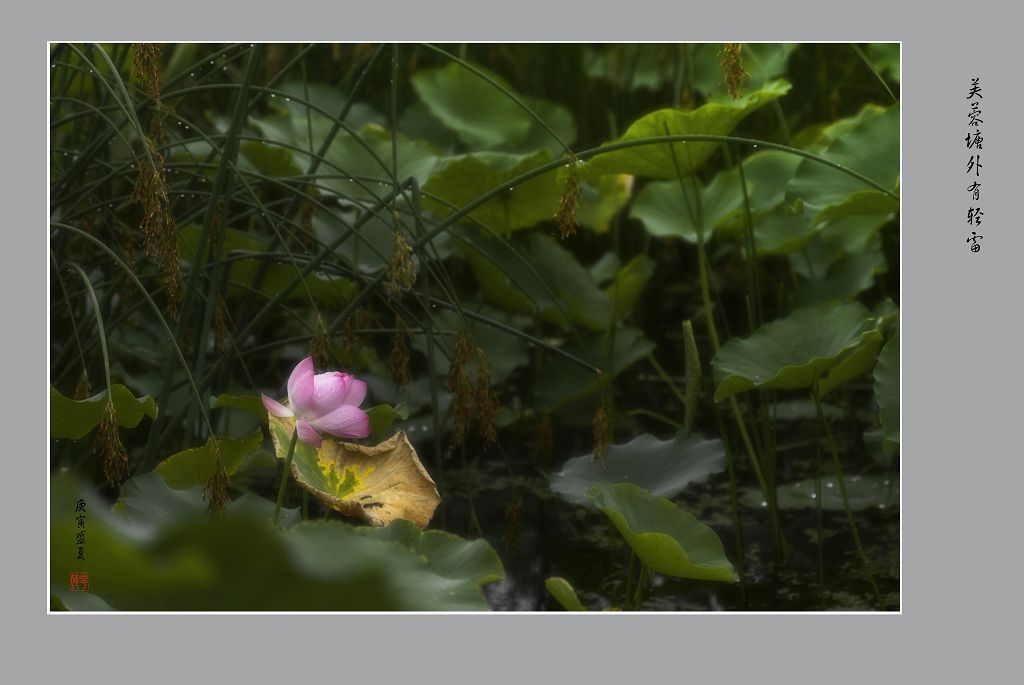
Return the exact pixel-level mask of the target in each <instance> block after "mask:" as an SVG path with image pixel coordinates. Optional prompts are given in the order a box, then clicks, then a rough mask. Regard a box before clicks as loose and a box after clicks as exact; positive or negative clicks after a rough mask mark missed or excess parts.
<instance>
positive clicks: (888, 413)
mask: <svg viewBox="0 0 1024 685" xmlns="http://www.w3.org/2000/svg"><path fill="white" fill-rule="evenodd" d="M875 401H876V402H877V403H878V415H879V418H880V419H881V421H882V430H883V431H884V433H885V437H886V438H887V439H889V440H892V441H893V442H899V441H900V333H899V331H896V333H894V334H893V336H892V338H890V339H889V342H887V343H885V347H883V348H882V353H881V354H880V355H878V366H876V367H875Z"/></svg>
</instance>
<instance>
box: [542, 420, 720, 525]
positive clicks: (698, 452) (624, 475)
mask: <svg viewBox="0 0 1024 685" xmlns="http://www.w3.org/2000/svg"><path fill="white" fill-rule="evenodd" d="M724 468H725V450H724V449H723V448H722V442H721V441H720V440H705V439H704V438H702V437H701V436H699V435H686V434H684V433H680V434H679V435H677V436H675V437H674V438H672V439H671V440H659V439H657V438H656V437H654V436H653V435H641V436H639V437H637V438H634V439H633V440H631V441H630V442H627V443H626V444H624V445H609V447H608V450H607V453H606V454H605V457H604V465H603V466H602V465H601V463H599V462H597V461H595V460H594V458H593V455H590V454H585V455H583V456H582V457H575V458H573V459H570V460H569V461H567V462H565V465H564V466H563V467H562V470H561V471H559V472H557V473H553V474H551V489H552V490H553V491H555V492H557V493H558V494H560V495H561V496H562V497H564V498H565V499H567V500H569V501H570V502H573V503H574V504H582V505H583V506H586V507H590V508H593V506H594V505H593V503H592V501H591V500H590V499H588V498H587V491H588V490H589V489H590V487H591V486H592V485H594V484H595V483H600V482H606V483H633V484H634V485H639V486H640V487H642V488H643V489H644V490H647V491H648V492H649V493H651V494H652V495H655V496H657V497H674V496H675V495H678V494H679V493H680V492H682V491H683V489H684V488H685V487H686V486H687V485H689V484H690V483H695V482H699V481H702V480H704V479H705V478H707V477H708V476H710V475H711V474H713V473H718V472H719V471H721V470H722V469H724Z"/></svg>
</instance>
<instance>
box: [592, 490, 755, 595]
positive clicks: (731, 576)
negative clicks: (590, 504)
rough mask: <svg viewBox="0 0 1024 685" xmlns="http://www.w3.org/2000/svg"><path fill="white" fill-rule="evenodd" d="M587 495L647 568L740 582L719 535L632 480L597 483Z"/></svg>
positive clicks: (670, 574)
mask: <svg viewBox="0 0 1024 685" xmlns="http://www.w3.org/2000/svg"><path fill="white" fill-rule="evenodd" d="M587 496H588V497H590V498H591V499H592V500H593V501H594V504H595V505H596V506H597V508H598V509H600V510H601V511H602V512H603V513H604V514H605V516H607V517H608V518H609V519H610V520H611V522H612V523H613V524H614V525H615V527H616V528H618V530H619V532H620V533H621V534H622V537H624V538H625V539H626V542H627V543H628V544H629V546H630V547H632V548H633V552H634V553H636V555H637V557H639V558H640V561H642V562H643V563H644V565H646V566H647V567H648V568H650V569H651V570H652V571H655V572H657V573H664V574H665V575H669V576H675V577H677V578H692V579H694V580H717V581H723V582H726V583H735V582H737V581H738V580H739V578H738V577H737V576H736V572H735V571H734V570H733V567H732V563H731V562H730V561H729V560H728V559H727V558H726V556H725V548H724V547H723V546H722V541H721V540H720V539H719V538H718V534H717V533H715V531H713V530H711V529H710V528H708V527H707V526H705V525H704V524H703V523H701V522H700V521H698V520H697V519H696V517H694V516H693V514H689V513H687V512H685V511H682V510H680V509H679V507H677V506H676V505H675V504H673V503H672V502H671V501H669V500H667V499H665V498H663V497H655V496H653V495H651V494H649V493H647V492H645V491H644V490H643V489H642V488H640V487H638V486H636V485H633V484H632V483H620V484H618V485H612V484H610V483H596V484H595V485H593V486H592V487H591V488H590V491H589V492H588V494H587Z"/></svg>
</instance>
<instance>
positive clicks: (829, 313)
mask: <svg viewBox="0 0 1024 685" xmlns="http://www.w3.org/2000/svg"><path fill="white" fill-rule="evenodd" d="M876 336H877V330H876V329H875V327H874V318H873V317H872V316H871V313H870V312H869V311H868V310H867V308H865V307H864V305H862V304H860V303H857V302H851V303H847V304H840V305H818V306H814V307H805V308H803V309H798V310H796V311H795V312H793V313H792V314H790V315H789V316H787V317H786V318H784V319H780V320H777V321H773V322H771V323H768V324H765V325H764V326H761V327H760V328H758V329H757V330H756V331H754V333H753V335H751V336H750V337H749V338H733V339H732V340H730V341H729V342H727V343H726V344H725V345H723V346H722V348H721V349H720V350H719V351H718V353H717V354H716V355H715V358H714V359H713V360H712V362H711V363H712V365H713V366H714V367H715V384H716V390H715V402H721V401H722V400H724V399H726V398H728V397H731V396H732V395H735V394H736V393H740V392H744V391H746V390H752V389H754V388H764V389H771V388H777V389H797V388H810V387H811V386H812V385H813V384H814V383H815V382H817V381H818V380H820V379H821V378H822V376H823V375H824V374H825V373H826V372H827V371H828V370H829V369H831V368H832V367H834V366H836V365H837V364H838V363H839V362H840V361H841V360H842V359H843V358H844V357H845V356H846V355H847V354H849V353H851V352H853V351H854V350H856V349H857V348H858V347H860V346H861V345H864V344H867V343H869V342H870V341H872V340H875V339H876Z"/></svg>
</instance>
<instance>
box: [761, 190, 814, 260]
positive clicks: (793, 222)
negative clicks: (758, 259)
mask: <svg viewBox="0 0 1024 685" xmlns="http://www.w3.org/2000/svg"><path fill="white" fill-rule="evenodd" d="M812 218H813V212H812V211H811V210H809V209H808V208H807V207H806V206H805V205H804V204H803V203H802V202H800V201H799V200H797V201H796V202H794V203H793V204H791V205H790V204H786V203H780V204H779V205H778V206H777V207H775V208H774V209H773V210H771V211H770V212H767V213H765V214H764V215H763V216H761V217H758V218H757V220H756V221H755V224H754V244H755V246H756V249H757V254H758V256H765V255H786V254H792V253H794V252H797V251H798V250H802V249H803V248H804V247H806V246H807V245H808V244H810V243H811V241H813V240H814V238H815V236H816V235H817V234H818V228H816V227H815V226H814V225H813V224H812V223H811V220H812Z"/></svg>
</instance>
